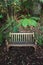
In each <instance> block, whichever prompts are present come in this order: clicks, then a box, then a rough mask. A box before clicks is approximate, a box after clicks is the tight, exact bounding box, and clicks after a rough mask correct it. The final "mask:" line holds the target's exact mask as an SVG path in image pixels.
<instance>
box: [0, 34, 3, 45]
mask: <svg viewBox="0 0 43 65" xmlns="http://www.w3.org/2000/svg"><path fill="white" fill-rule="evenodd" d="M2 41H3V35H2V33H0V44H2Z"/></svg>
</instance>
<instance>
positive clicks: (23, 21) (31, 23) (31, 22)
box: [19, 18, 37, 27]
mask: <svg viewBox="0 0 43 65" xmlns="http://www.w3.org/2000/svg"><path fill="white" fill-rule="evenodd" d="M20 23H21V25H22V26H23V27H27V26H34V27H36V26H37V22H36V21H35V20H34V19H31V18H29V19H27V18H24V19H21V20H20ZM20 23H19V24H20Z"/></svg>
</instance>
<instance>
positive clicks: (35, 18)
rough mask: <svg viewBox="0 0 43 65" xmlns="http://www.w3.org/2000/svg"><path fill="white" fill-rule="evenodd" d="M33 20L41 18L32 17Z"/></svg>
mask: <svg viewBox="0 0 43 65" xmlns="http://www.w3.org/2000/svg"><path fill="white" fill-rule="evenodd" d="M31 18H32V19H34V20H40V18H39V17H31Z"/></svg>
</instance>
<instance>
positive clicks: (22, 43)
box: [6, 32, 37, 51]
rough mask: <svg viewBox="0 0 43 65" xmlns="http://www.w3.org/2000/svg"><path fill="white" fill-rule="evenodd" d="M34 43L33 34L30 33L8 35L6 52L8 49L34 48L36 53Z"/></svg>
mask: <svg viewBox="0 0 43 65" xmlns="http://www.w3.org/2000/svg"><path fill="white" fill-rule="evenodd" d="M36 45H37V43H36V41H34V32H32V33H9V40H6V46H7V51H8V50H9V47H11V46H16V47H26V46H27V47H28V46H31V47H34V48H35V51H36Z"/></svg>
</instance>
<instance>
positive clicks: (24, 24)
mask: <svg viewBox="0 0 43 65" xmlns="http://www.w3.org/2000/svg"><path fill="white" fill-rule="evenodd" d="M20 23H21V25H22V26H23V27H27V25H28V19H27V18H25V19H21V20H20Z"/></svg>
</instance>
